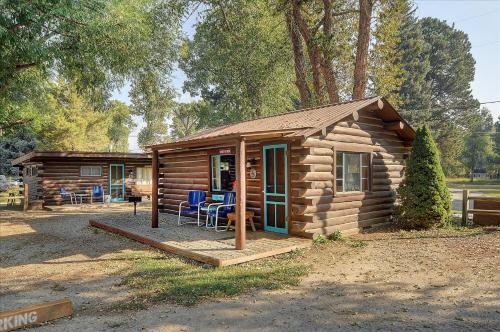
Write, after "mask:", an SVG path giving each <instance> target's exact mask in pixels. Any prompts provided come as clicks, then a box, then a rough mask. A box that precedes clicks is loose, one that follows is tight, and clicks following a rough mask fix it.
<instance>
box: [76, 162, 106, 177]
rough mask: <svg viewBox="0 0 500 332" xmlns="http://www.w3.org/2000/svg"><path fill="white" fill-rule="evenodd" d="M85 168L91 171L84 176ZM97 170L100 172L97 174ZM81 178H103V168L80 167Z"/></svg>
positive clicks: (92, 166) (95, 166) (94, 166)
mask: <svg viewBox="0 0 500 332" xmlns="http://www.w3.org/2000/svg"><path fill="white" fill-rule="evenodd" d="M85 168H88V169H89V172H88V174H83V170H84V169H85ZM95 170H99V171H98V172H95ZM80 176H84V177H97V176H102V166H97V165H82V166H80Z"/></svg>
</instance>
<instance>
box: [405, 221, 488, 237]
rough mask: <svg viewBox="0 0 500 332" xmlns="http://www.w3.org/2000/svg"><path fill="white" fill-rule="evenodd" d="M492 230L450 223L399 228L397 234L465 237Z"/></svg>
mask: <svg viewBox="0 0 500 332" xmlns="http://www.w3.org/2000/svg"><path fill="white" fill-rule="evenodd" d="M490 231H492V229H485V228H483V227H464V226H460V225H457V224H454V223H452V224H450V225H448V226H446V227H442V228H436V229H428V230H411V231H406V230H401V231H399V235H400V236H401V237H403V238H408V239H411V238H439V237H466V236H478V235H481V234H485V233H487V232H490Z"/></svg>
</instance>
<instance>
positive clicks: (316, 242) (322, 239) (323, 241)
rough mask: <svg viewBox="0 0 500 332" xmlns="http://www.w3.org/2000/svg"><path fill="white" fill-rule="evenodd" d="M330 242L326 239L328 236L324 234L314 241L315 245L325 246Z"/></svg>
mask: <svg viewBox="0 0 500 332" xmlns="http://www.w3.org/2000/svg"><path fill="white" fill-rule="evenodd" d="M327 242H328V239H327V238H326V236H324V235H323V234H320V235H318V236H317V237H316V238H315V239H314V240H313V243H314V244H325V243H327Z"/></svg>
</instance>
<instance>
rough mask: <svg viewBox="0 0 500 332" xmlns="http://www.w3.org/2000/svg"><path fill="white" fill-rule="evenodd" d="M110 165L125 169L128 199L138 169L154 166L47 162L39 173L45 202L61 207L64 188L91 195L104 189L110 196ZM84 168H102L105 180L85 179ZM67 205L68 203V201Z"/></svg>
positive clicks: (126, 162) (62, 160)
mask: <svg viewBox="0 0 500 332" xmlns="http://www.w3.org/2000/svg"><path fill="white" fill-rule="evenodd" d="M109 164H124V165H125V198H127V197H128V196H129V195H131V191H132V185H133V184H134V180H133V179H130V177H129V174H131V172H132V174H133V175H135V174H136V173H135V172H136V167H145V166H150V165H151V160H149V159H139V160H135V159H132V160H128V159H127V160H107V159H98V158H96V159H90V160H88V159H77V158H71V159H69V158H54V159H46V160H44V161H43V172H41V173H40V172H39V176H40V177H41V187H42V188H43V196H42V197H43V200H44V204H45V205H60V204H62V203H63V198H62V197H61V195H60V188H61V187H64V188H65V189H66V190H68V191H72V192H75V193H89V192H90V190H92V186H95V185H102V187H103V189H104V194H105V195H108V194H109V176H108V175H109ZM81 166H100V167H101V170H102V173H101V176H81V175H80V167H81ZM66 201H67V200H66Z"/></svg>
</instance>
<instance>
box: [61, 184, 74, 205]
mask: <svg viewBox="0 0 500 332" xmlns="http://www.w3.org/2000/svg"><path fill="white" fill-rule="evenodd" d="M59 193H60V194H61V197H62V199H63V200H64V199H65V198H66V197H68V196H69V199H70V201H71V204H73V198H74V199H75V204H76V196H75V193H74V192H72V191H67V190H66V189H65V188H64V187H61V188H60V189H59Z"/></svg>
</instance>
